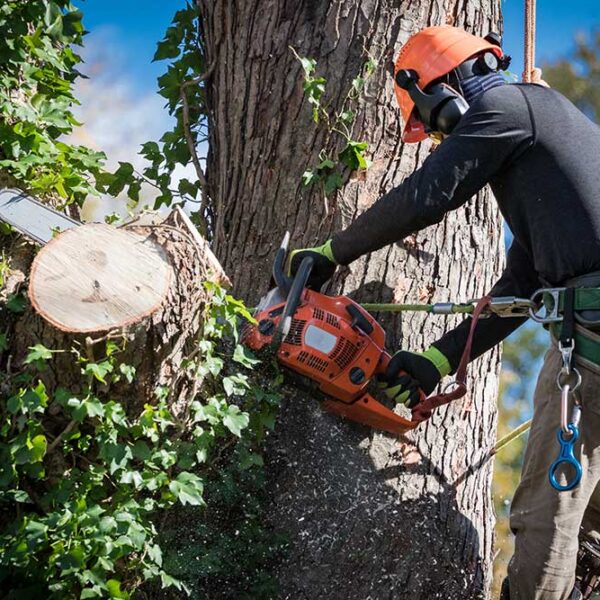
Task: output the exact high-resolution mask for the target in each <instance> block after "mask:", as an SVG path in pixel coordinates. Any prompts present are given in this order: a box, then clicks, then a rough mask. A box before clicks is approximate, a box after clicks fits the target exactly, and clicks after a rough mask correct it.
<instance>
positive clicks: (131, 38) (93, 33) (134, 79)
mask: <svg viewBox="0 0 600 600" xmlns="http://www.w3.org/2000/svg"><path fill="white" fill-rule="evenodd" d="M75 3H76V4H77V5H78V6H79V7H80V8H81V9H82V10H83V13H84V23H85V26H86V28H87V30H88V31H89V32H90V33H89V35H88V36H87V37H86V45H88V46H93V45H96V44H99V45H101V44H107V43H109V44H112V45H113V48H112V51H113V52H115V53H117V54H118V55H119V57H121V58H122V60H121V61H119V64H115V65H113V68H114V69H115V70H116V71H119V72H120V73H121V74H123V75H126V76H128V78H129V79H130V82H131V83H132V85H133V87H134V88H136V89H137V90H138V91H140V92H146V91H149V90H154V89H155V88H156V78H157V77H158V76H159V75H161V74H162V72H163V71H164V64H161V63H160V62H159V63H152V62H151V61H152V57H153V55H154V51H155V49H156V42H158V41H159V40H161V39H162V37H163V35H164V33H165V30H166V29H167V27H168V26H169V24H170V23H171V20H172V18H173V15H174V14H175V12H176V11H177V10H179V9H180V8H183V7H185V2H184V1H182V0H144V1H142V0H121V1H117V0H85V1H79V2H77V1H76V2H75Z"/></svg>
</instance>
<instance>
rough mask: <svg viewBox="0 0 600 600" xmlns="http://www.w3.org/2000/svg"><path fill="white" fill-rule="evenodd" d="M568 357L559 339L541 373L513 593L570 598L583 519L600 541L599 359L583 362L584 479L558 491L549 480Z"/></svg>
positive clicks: (518, 517)
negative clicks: (559, 377)
mask: <svg viewBox="0 0 600 600" xmlns="http://www.w3.org/2000/svg"><path fill="white" fill-rule="evenodd" d="M561 364H562V363H561V356H560V353H559V352H558V349H557V348H556V347H555V346H552V348H550V350H549V351H548V353H547V354H546V357H545V360H544V366H543V368H542V371H541V373H540V376H539V379H538V383H537V387H536V391H535V401H534V413H533V423H532V426H531V432H530V434H529V442H528V444H527V449H526V451H525V458H524V463H523V472H522V474H521V482H520V484H519V486H518V488H517V491H516V493H515V497H514V499H513V502H512V506H511V513H510V526H511V529H512V530H513V533H514V534H515V536H516V538H515V553H514V556H513V557H512V559H511V561H510V564H509V566H508V577H509V582H510V598H511V600H567V599H568V598H569V597H570V595H571V592H572V590H573V587H574V583H575V565H576V559H577V548H578V536H579V533H580V527H581V528H582V531H583V533H584V534H585V535H588V536H589V537H591V538H593V539H595V540H598V541H600V533H599V532H600V485H598V484H599V482H600V368H598V367H595V366H584V365H580V364H577V365H576V366H577V368H578V369H579V371H580V373H581V375H582V379H583V381H582V384H581V386H580V388H579V390H578V391H577V392H576V393H577V394H578V397H579V398H580V400H581V402H582V405H583V410H582V418H581V423H580V427H579V430H580V437H579V441H578V442H577V443H576V445H575V456H576V457H577V458H578V459H579V460H580V461H581V466H582V468H583V476H582V478H581V483H580V484H579V486H578V487H576V488H575V489H574V490H571V491H569V492H558V491H556V490H555V489H554V488H553V487H552V486H551V485H550V482H549V481H548V469H549V467H550V465H551V464H552V462H553V461H554V460H555V458H556V457H557V456H558V452H559V444H558V441H557V439H556V431H557V429H558V427H559V426H560V392H559V390H558V387H557V385H556V376H557V373H558V372H559V370H560V368H561ZM571 406H572V405H571ZM571 406H570V407H569V414H570V410H571ZM563 483H564V481H563Z"/></svg>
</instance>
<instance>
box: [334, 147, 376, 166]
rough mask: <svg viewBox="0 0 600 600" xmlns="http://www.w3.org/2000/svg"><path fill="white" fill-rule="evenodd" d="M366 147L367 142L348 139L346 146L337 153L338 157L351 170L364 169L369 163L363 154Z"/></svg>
mask: <svg viewBox="0 0 600 600" xmlns="http://www.w3.org/2000/svg"><path fill="white" fill-rule="evenodd" d="M368 147H369V145H368V144H367V142H354V141H349V142H348V144H347V145H346V147H345V148H344V149H343V150H342V151H341V152H340V153H339V158H340V160H341V161H342V162H343V163H344V164H345V165H346V166H347V167H349V168H350V169H351V170H352V171H356V170H357V169H366V168H367V167H368V166H369V165H368V163H367V160H366V158H365V157H364V156H363V152H364V151H365V150H366V149H367V148H368Z"/></svg>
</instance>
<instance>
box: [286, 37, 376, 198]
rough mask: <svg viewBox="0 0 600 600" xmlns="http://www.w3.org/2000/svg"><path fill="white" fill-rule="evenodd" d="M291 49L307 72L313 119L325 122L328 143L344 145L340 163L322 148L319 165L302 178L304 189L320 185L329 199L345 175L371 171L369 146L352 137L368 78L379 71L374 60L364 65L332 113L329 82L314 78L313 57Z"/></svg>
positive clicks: (305, 74) (305, 80)
mask: <svg viewBox="0 0 600 600" xmlns="http://www.w3.org/2000/svg"><path fill="white" fill-rule="evenodd" d="M291 50H292V52H293V54H294V56H295V57H296V58H297V59H298V60H299V61H300V64H301V65H302V69H303V71H304V82H303V90H304V95H305V97H306V99H307V100H308V102H309V104H310V105H311V106H312V120H313V121H314V123H316V124H318V123H322V124H323V126H324V127H325V130H326V142H325V144H326V145H327V144H329V142H332V141H333V142H334V143H338V141H339V140H340V138H341V140H342V144H343V146H342V149H341V150H340V151H339V152H338V153H337V162H336V161H335V160H333V159H332V158H331V155H330V154H329V153H328V152H327V151H326V149H325V148H323V149H322V150H321V151H320V152H319V163H318V164H317V165H316V166H314V167H312V168H311V169H307V170H306V171H305V172H304V173H303V175H302V183H303V184H304V186H305V187H308V186H311V185H314V184H320V185H321V186H322V190H323V193H324V194H325V196H329V195H330V194H332V193H333V192H335V191H336V190H338V189H340V188H341V187H342V186H343V185H344V174H346V175H347V174H348V172H350V173H352V172H355V171H365V170H366V169H368V168H369V165H370V162H369V160H368V159H367V158H366V156H365V153H366V152H367V151H368V147H369V146H368V144H367V142H364V141H357V140H354V139H353V138H352V126H353V125H354V121H355V119H356V112H355V110H353V108H354V107H355V105H356V104H357V103H358V101H359V100H360V96H361V94H362V93H363V92H364V89H365V86H366V84H367V81H368V79H369V77H370V76H371V75H372V74H373V73H374V71H375V69H376V68H377V62H376V61H375V60H374V59H372V58H369V59H368V60H367V61H366V62H365V64H364V65H363V68H362V70H361V73H360V74H359V75H357V76H356V77H355V78H354V79H353V80H352V82H351V84H350V89H349V91H348V92H347V94H346V97H345V98H344V100H343V102H342V106H341V108H340V110H338V111H333V110H331V109H330V107H329V106H327V105H326V104H324V103H323V97H324V94H325V86H326V84H327V80H326V79H325V78H324V77H317V76H316V75H315V71H316V68H317V62H316V61H315V60H314V59H313V58H305V57H301V56H298V54H297V53H296V51H295V50H294V49H293V48H291Z"/></svg>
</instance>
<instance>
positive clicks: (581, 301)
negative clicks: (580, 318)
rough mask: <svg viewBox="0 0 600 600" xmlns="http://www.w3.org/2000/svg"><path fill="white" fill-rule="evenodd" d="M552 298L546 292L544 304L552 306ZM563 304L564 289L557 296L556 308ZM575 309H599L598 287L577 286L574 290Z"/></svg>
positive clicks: (599, 290)
mask: <svg viewBox="0 0 600 600" xmlns="http://www.w3.org/2000/svg"><path fill="white" fill-rule="evenodd" d="M553 302H554V300H553V299H552V296H551V295H550V294H548V293H546V294H544V304H546V306H549V307H552V304H553ZM564 304H565V293H564V290H563V291H561V292H560V293H559V296H558V310H559V311H562V310H563V307H564ZM575 310H600V288H577V289H576V290H575Z"/></svg>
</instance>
